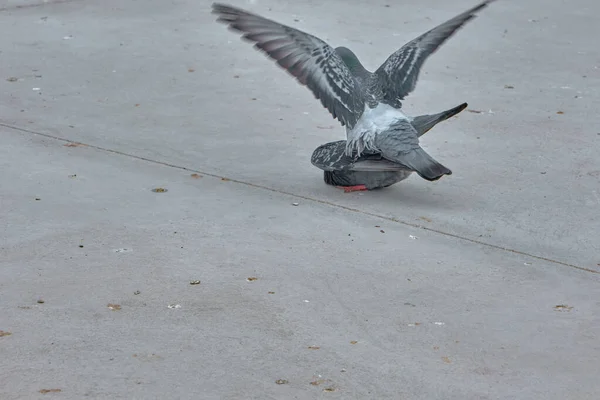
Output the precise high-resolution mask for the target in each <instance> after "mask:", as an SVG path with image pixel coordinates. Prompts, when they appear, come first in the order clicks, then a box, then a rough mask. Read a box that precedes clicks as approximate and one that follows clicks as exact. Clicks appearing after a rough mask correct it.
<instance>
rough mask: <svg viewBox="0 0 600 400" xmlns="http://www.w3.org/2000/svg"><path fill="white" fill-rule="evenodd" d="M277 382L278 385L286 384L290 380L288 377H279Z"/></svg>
mask: <svg viewBox="0 0 600 400" xmlns="http://www.w3.org/2000/svg"><path fill="white" fill-rule="evenodd" d="M275 383H276V384H278V385H285V384H286V383H288V380H287V379H277V380H276V381H275Z"/></svg>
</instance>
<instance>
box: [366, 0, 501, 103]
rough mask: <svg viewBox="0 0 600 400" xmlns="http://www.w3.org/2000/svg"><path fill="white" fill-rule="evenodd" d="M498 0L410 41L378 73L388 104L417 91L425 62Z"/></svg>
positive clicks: (389, 58)
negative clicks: (480, 11) (477, 15)
mask: <svg viewBox="0 0 600 400" xmlns="http://www.w3.org/2000/svg"><path fill="white" fill-rule="evenodd" d="M492 1H494V0H486V1H484V2H482V3H480V4H479V5H477V6H475V7H473V8H471V9H470V10H468V11H465V12H464V13H462V14H460V15H458V16H456V17H454V18H452V19H451V20H449V21H446V22H444V23H443V24H441V25H439V26H437V27H435V28H433V29H432V30H430V31H429V32H426V33H424V34H423V35H421V36H419V37H418V38H416V39H414V40H412V41H410V42H408V43H407V44H405V45H404V46H402V48H400V49H399V50H398V51H396V52H395V53H393V54H392V55H391V56H389V57H388V59H387V60H386V61H385V62H384V63H383V64H382V65H381V66H380V67H379V68H378V69H377V71H375V74H376V75H377V77H378V79H379V81H380V82H381V84H382V88H383V91H384V95H385V98H386V100H388V101H396V100H402V99H404V98H405V97H406V96H407V95H408V94H409V93H410V92H412V91H413V90H414V89H415V86H416V85H417V80H418V78H419V72H420V70H421V67H422V66H423V63H424V62H425V60H426V59H427V57H429V56H430V55H431V54H433V53H434V52H435V51H436V50H437V49H438V48H439V47H440V46H441V45H442V44H443V43H444V42H445V41H446V40H447V39H448V38H450V36H452V35H453V34H454V33H455V32H456V31H457V30H458V29H460V28H461V27H462V26H463V25H464V24H465V23H466V22H467V21H469V20H470V19H472V18H474V17H475V13H476V12H477V11H479V10H481V9H483V8H485V7H486V6H487V5H488V4H489V3H491V2H492Z"/></svg>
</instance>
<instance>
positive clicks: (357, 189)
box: [336, 185, 368, 193]
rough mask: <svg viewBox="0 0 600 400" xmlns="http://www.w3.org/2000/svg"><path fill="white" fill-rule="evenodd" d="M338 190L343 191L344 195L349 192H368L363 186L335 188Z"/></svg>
mask: <svg viewBox="0 0 600 400" xmlns="http://www.w3.org/2000/svg"><path fill="white" fill-rule="evenodd" d="M336 187H337V188H339V189H344V193H350V192H360V191H364V190H368V189H367V187H366V186H365V185H356V186H336Z"/></svg>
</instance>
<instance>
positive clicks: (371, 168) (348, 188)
mask: <svg viewBox="0 0 600 400" xmlns="http://www.w3.org/2000/svg"><path fill="white" fill-rule="evenodd" d="M465 108H467V103H463V104H461V105H459V106H457V107H454V108H451V109H450V110H447V111H442V112H441V113H438V114H433V115H421V116H418V117H415V118H413V119H412V120H411V121H410V124H411V125H412V126H413V128H414V129H415V130H416V131H417V135H418V136H419V137H421V136H422V135H423V134H425V133H426V132H428V131H429V130H430V129H431V128H433V127H434V126H435V125H436V124H438V123H439V122H442V121H445V120H447V119H448V118H450V117H453V116H455V115H456V114H458V113H459V112H461V111H462V110H464V109H465ZM311 162H312V164H313V165H314V166H315V167H317V168H319V169H322V170H323V179H324V181H325V183H326V184H328V185H333V186H336V187H339V188H342V189H344V191H345V192H346V193H348V192H354V191H362V190H373V189H379V188H384V187H388V186H391V185H393V184H395V183H398V182H400V181H403V180H404V179H406V178H408V177H409V176H410V175H411V174H412V173H413V171H411V170H409V169H406V168H405V167H404V166H403V165H400V164H398V163H395V162H392V161H389V160H386V159H385V158H383V156H382V155H381V153H380V152H370V151H368V150H365V152H363V153H362V154H361V156H360V157H349V156H348V155H346V141H345V140H338V141H337V142H330V143H326V144H324V145H321V146H319V147H317V148H316V149H315V151H314V152H313V154H312V157H311Z"/></svg>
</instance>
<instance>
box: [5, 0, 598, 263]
mask: <svg viewBox="0 0 600 400" xmlns="http://www.w3.org/2000/svg"><path fill="white" fill-rule="evenodd" d="M66 1H70V0H66ZM0 126H3V127H5V128H8V129H12V130H15V131H19V132H25V133H30V134H33V135H38V136H43V137H45V138H48V139H53V140H57V141H61V142H65V143H79V144H82V145H85V146H86V147H89V148H92V149H95V150H99V151H102V152H105V153H112V154H118V155H120V156H125V157H129V158H134V159H137V160H141V161H146V162H149V163H153V164H158V165H162V166H165V167H170V168H175V169H179V170H182V171H187V172H195V173H198V174H202V175H204V176H210V177H213V178H219V179H221V178H226V179H227V180H228V181H230V182H234V183H238V184H241V185H245V186H250V187H253V188H257V189H263V190H268V191H270V192H274V193H279V194H284V195H287V196H291V197H295V198H298V199H303V200H308V201H312V202H315V203H319V204H324V205H327V206H330V207H336V208H339V209H342V210H346V211H351V212H355V213H358V214H363V215H367V216H370V217H374V218H379V219H383V220H386V221H391V222H395V223H398V224H401V225H405V226H410V227H411V228H417V229H422V230H424V231H428V232H433V233H437V234H440V235H444V236H447V237H451V238H454V239H459V240H463V241H467V242H469V243H474V244H478V245H480V246H485V247H489V248H493V249H496V250H502V251H507V252H510V253H513V254H518V255H522V256H526V257H531V258H533V259H536V260H541V261H546V262H549V263H553V264H558V265H562V266H565V267H569V268H574V269H578V270H580V271H585V272H591V273H593V274H600V271H596V270H593V269H591V268H586V267H582V266H579V265H575V264H569V263H566V262H563V261H558V260H553V259H551V258H547V257H543V256H538V255H535V254H530V253H526V252H524V251H520V250H515V249H511V248H508V247H503V246H499V245H495V244H492V243H487V242H483V241H481V240H477V239H471V238H469V237H466V236H460V235H456V234H453V233H449V232H444V231H442V230H439V229H435V228H430V227H427V226H423V225H419V224H415V223H412V222H408V221H402V220H399V219H397V218H392V217H387V216H385V215H381V214H376V213H373V212H369V211H363V210H359V209H357V208H352V207H348V206H344V205H341V204H336V203H332V202H330V201H327V200H320V199H316V198H313V197H308V196H303V195H300V194H296V193H291V192H286V191H284V190H279V189H273V188H270V187H268V186H264V185H258V184H255V183H251V182H246V181H241V180H239V179H234V178H228V177H226V176H220V175H216V174H212V173H209V172H204V171H200V170H197V169H193V168H188V167H183V166H181V165H176V164H171V163H168V162H164V161H158V160H153V159H151V158H147V157H142V156H137V155H135V154H130V153H125V152H122V151H119V150H113V149H109V148H106V147H101V146H96V145H93V144H87V143H83V142H77V141H73V140H70V139H65V138H62V137H59V136H55V135H51V134H48V133H42V132H36V131H32V130H30V129H24V128H19V127H17V126H13V125H9V124H6V123H2V122H0Z"/></svg>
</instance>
